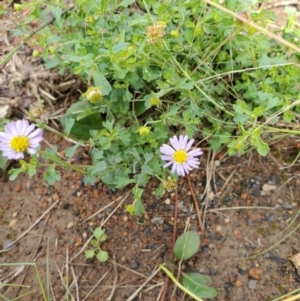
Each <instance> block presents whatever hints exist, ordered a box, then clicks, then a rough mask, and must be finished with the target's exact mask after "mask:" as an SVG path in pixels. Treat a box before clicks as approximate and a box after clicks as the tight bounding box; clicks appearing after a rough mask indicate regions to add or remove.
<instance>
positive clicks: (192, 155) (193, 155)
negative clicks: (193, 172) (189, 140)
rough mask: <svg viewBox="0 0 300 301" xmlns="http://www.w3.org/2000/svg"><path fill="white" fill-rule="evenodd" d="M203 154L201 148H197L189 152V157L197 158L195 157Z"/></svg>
mask: <svg viewBox="0 0 300 301" xmlns="http://www.w3.org/2000/svg"><path fill="white" fill-rule="evenodd" d="M202 154H203V152H202V151H201V150H200V148H195V149H193V150H191V151H189V152H188V155H189V157H190V156H191V157H195V156H201V155H202Z"/></svg>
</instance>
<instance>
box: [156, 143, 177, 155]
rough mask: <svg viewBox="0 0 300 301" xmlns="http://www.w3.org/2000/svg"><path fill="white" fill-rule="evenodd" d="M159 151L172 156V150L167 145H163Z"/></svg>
mask: <svg viewBox="0 0 300 301" xmlns="http://www.w3.org/2000/svg"><path fill="white" fill-rule="evenodd" d="M159 150H160V152H161V153H162V154H164V155H169V156H171V155H173V154H174V149H173V148H172V147H171V146H169V145H167V144H164V145H163V146H162V147H161V148H160V149H159Z"/></svg>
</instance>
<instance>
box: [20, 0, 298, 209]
mask: <svg viewBox="0 0 300 301" xmlns="http://www.w3.org/2000/svg"><path fill="white" fill-rule="evenodd" d="M256 2H257V1H254V0H253V1H240V0H232V1H225V2H224V4H223V5H224V6H223V7H225V8H227V9H230V10H232V11H233V12H234V13H236V14H240V13H241V12H244V13H243V15H244V16H247V19H248V20H250V21H251V22H254V23H255V24H256V25H258V26H260V27H261V28H263V29H264V28H266V27H267V26H266V25H267V24H269V23H272V22H273V21H274V19H275V18H274V16H273V14H272V12H271V11H266V10H263V9H258V8H257V5H256ZM174 4H175V5H174ZM22 9H26V11H28V12H29V16H28V20H27V19H26V20H25V21H24V23H22V24H20V25H19V29H18V30H16V31H15V32H14V34H16V35H24V34H30V33H31V32H32V31H31V27H30V26H29V25H30V22H32V21H35V22H36V21H38V22H40V23H41V24H43V23H45V22H47V21H48V18H49V16H53V18H54V21H53V22H52V23H51V25H49V26H45V27H44V28H43V30H41V31H39V39H38V43H39V44H40V45H38V46H40V47H39V56H40V57H41V58H42V59H43V60H44V61H45V65H46V67H48V68H53V67H55V68H57V70H58V71H59V72H60V73H63V72H65V71H66V70H68V71H69V72H70V73H72V74H76V75H77V76H78V77H80V78H81V79H82V81H83V83H85V84H86V88H85V90H83V91H82V94H81V97H80V99H79V100H78V102H77V103H74V104H73V105H72V106H71V107H70V108H69V110H68V111H67V113H66V114H65V116H63V117H62V124H63V126H64V135H66V136H69V135H70V137H71V138H72V139H75V140H78V139H81V140H84V141H83V143H84V144H89V145H90V146H91V147H92V163H91V165H92V167H89V168H87V169H85V170H84V171H82V173H83V174H84V175H85V179H84V181H85V183H87V184H93V183H95V181H96V179H97V178H100V179H101V181H102V182H103V183H105V184H106V185H107V186H108V187H110V188H111V189H120V188H123V187H125V186H127V185H131V184H132V187H134V189H135V190H136V191H137V192H139V191H142V190H143V189H144V187H146V185H147V183H148V181H149V179H151V178H152V177H153V176H156V177H157V178H159V179H161V180H162V181H165V179H166V177H167V176H168V172H164V171H163V169H162V162H161V160H160V159H159V147H160V146H161V145H162V144H163V143H166V142H167V141H168V139H169V137H170V136H173V135H175V134H176V135H178V134H182V133H185V134H187V135H188V136H189V138H192V137H195V136H196V137H197V138H200V139H204V140H205V142H204V143H206V144H207V145H209V146H210V148H211V149H212V150H214V151H220V150H221V149H222V148H224V149H225V148H226V149H227V152H228V154H229V155H239V154H242V153H245V152H247V151H249V150H256V151H257V152H258V153H259V154H261V155H263V156H265V155H267V153H268V152H269V144H270V141H272V139H273V138H274V137H276V139H277V138H279V137H281V136H284V135H291V136H296V135H299V134H300V131H299V130H297V129H292V127H289V124H290V123H292V122H294V121H295V120H296V119H298V118H299V114H300V100H299V95H300V94H299V79H300V76H299V74H300V72H299V71H300V69H299V66H300V64H299V58H300V53H297V51H296V50H295V49H296V48H295V47H290V48H288V47H287V46H286V45H287V44H286V43H284V42H281V43H280V42H278V40H276V39H274V38H270V36H271V35H270V34H269V35H268V32H266V31H262V30H257V29H256V28H254V27H252V26H250V25H249V24H248V23H246V22H242V21H239V20H238V19H237V18H235V17H233V16H232V15H230V14H228V13H227V12H225V11H223V10H222V9H220V8H217V7H214V6H212V5H211V6H209V5H208V4H207V3H206V1H198V0H190V1H185V0H178V1H175V2H174V1H171V0H166V1H143V0H141V1H140V0H138V1H133V0H126V1H125V0H123V1H122V0H116V1H107V0H106V1H105V0H103V1H98V2H97V3H95V1H93V0H77V1H75V3H74V6H73V7H72V8H71V9H70V8H68V7H67V6H66V3H65V2H64V1H62V0H57V1H49V2H47V3H44V2H43V3H41V1H40V0H33V1H28V2H25V3H22V5H21V6H20V7H18V10H22ZM281 34H282V36H283V38H284V39H285V40H286V41H287V42H289V43H292V44H294V46H295V45H296V46H297V44H299V42H298V41H299V31H297V30H295V11H293V10H289V11H288V22H287V24H286V28H285V29H284V30H283V32H282V33H281ZM292 48H293V49H292ZM75 149H76V148H74V149H72V150H69V151H68V152H67V157H68V158H69V157H70V156H71V155H72V154H74V151H75ZM99 152H101V158H100V157H99V156H98V155H99ZM96 153H97V154H98V155H97V156H95V154H96ZM53 159H55V163H57V162H58V158H57V157H53ZM65 166H66V164H65ZM47 178H49V176H48V177H47ZM56 178H57V177H56ZM50 179H51V181H52V182H53V177H50ZM138 189H141V190H138ZM159 192H160V191H158V193H159ZM134 207H135V212H136V213H137V214H139V213H142V212H144V210H145V209H144V208H143V205H142V202H141V196H135V197H134ZM130 211H132V208H130Z"/></svg>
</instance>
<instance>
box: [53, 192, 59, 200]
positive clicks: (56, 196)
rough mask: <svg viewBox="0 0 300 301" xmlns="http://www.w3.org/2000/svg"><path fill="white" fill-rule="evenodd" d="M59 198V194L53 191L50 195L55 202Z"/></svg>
mask: <svg viewBox="0 0 300 301" xmlns="http://www.w3.org/2000/svg"><path fill="white" fill-rule="evenodd" d="M58 199H59V195H58V194H57V193H56V192H55V193H54V194H53V196H52V200H53V201H54V202H55V201H57V200H58Z"/></svg>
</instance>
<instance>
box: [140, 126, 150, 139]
mask: <svg viewBox="0 0 300 301" xmlns="http://www.w3.org/2000/svg"><path fill="white" fill-rule="evenodd" d="M150 131H151V128H150V127H148V126H145V125H143V126H140V127H139V133H140V136H141V137H147V136H149V134H150Z"/></svg>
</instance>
